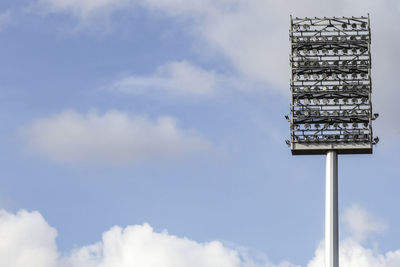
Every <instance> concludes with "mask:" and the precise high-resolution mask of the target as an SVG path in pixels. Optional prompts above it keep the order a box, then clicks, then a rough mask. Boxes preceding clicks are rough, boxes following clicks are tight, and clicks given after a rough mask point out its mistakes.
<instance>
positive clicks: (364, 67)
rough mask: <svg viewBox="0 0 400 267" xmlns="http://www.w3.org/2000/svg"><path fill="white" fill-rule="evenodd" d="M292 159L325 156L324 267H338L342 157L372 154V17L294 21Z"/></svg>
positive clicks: (374, 115)
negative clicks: (295, 156)
mask: <svg viewBox="0 0 400 267" xmlns="http://www.w3.org/2000/svg"><path fill="white" fill-rule="evenodd" d="M290 21H291V28H290V43H291V54H290V63H291V81H290V89H291V105H290V117H289V118H288V120H289V122H290V140H286V144H288V146H289V147H290V148H291V152H292V155H316V154H326V198H325V267H338V266H339V256H338V254H339V245H338V244H339V240H338V233H339V231H338V154H372V152H373V145H376V144H377V143H378V142H379V138H378V137H375V138H374V137H373V134H372V121H373V120H375V119H377V118H378V117H379V114H378V113H373V112H372V104H371V103H372V102H371V86H372V83H371V52H370V51H371V50H370V45H371V31H370V19H369V15H368V16H367V17H363V16H362V17H331V18H327V17H323V18H317V17H315V18H297V17H296V18H293V17H290Z"/></svg>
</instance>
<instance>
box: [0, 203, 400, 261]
mask: <svg viewBox="0 0 400 267" xmlns="http://www.w3.org/2000/svg"><path fill="white" fill-rule="evenodd" d="M354 209H355V208H354V206H353V207H351V208H350V209H349V210H354ZM357 209H359V208H357ZM364 212H365V211H364ZM361 217H362V218H364V220H368V219H367V218H370V215H367V216H361ZM358 222H360V221H358ZM366 223H367V222H360V225H361V226H362V225H365V224H366ZM56 235H57V232H56V230H55V229H54V228H52V227H51V226H49V225H48V223H47V222H46V221H45V219H44V218H43V217H42V216H41V215H40V214H39V213H38V212H27V211H20V212H18V213H17V214H13V213H9V212H6V211H4V210H2V211H0V236H1V238H2V242H1V243H0V266H12V267H25V266H35V267H116V266H117V267H124V266H140V267H187V266H193V267H197V266H198V267H300V266H299V265H296V264H293V263H290V262H287V261H283V262H282V263H280V264H273V263H271V262H270V261H268V259H264V260H263V261H261V262H260V260H255V259H254V258H252V257H251V256H250V255H249V254H247V253H246V252H245V251H246V250H244V249H237V248H232V247H227V246H226V245H224V244H223V243H221V242H220V241H211V242H205V243H199V242H196V241H194V240H190V239H188V238H182V237H178V236H174V235H171V234H169V233H168V232H167V231H162V232H156V231H154V229H153V228H152V227H151V226H150V225H149V224H146V223H145V224H143V225H132V226H127V227H125V228H122V227H118V226H115V227H112V228H111V229H110V230H108V231H106V232H104V233H103V235H102V239H101V241H99V242H97V243H95V244H91V245H88V246H83V247H79V248H76V249H74V250H72V251H71V252H69V253H61V252H59V251H58V249H57V246H56V243H55V238H56ZM264 258H266V257H264ZM323 265H324V247H323V242H321V245H320V246H319V247H318V248H317V249H316V252H315V256H314V258H313V259H312V260H311V261H310V262H309V263H308V264H307V267H320V266H323ZM340 266H342V267H359V266H363V267H398V266H400V250H396V251H389V252H386V253H379V252H378V251H376V250H373V249H369V248H366V247H364V246H362V245H361V244H360V243H359V242H358V241H357V240H356V239H354V238H353V237H352V236H350V237H348V238H346V239H345V240H343V241H341V243H340Z"/></svg>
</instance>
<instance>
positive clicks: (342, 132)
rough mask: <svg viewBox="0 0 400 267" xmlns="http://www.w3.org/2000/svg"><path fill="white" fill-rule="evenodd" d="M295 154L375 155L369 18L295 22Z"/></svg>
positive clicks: (292, 124) (292, 122)
mask: <svg viewBox="0 0 400 267" xmlns="http://www.w3.org/2000/svg"><path fill="white" fill-rule="evenodd" d="M290 42H291V55H290V64H291V82H290V87H291V117H290V128H291V140H290V146H291V150H292V154H293V155H306V154H325V153H326V152H327V151H328V150H332V149H335V150H337V152H338V153H339V154H370V153H372V144H373V139H372V123H371V122H372V119H373V114H372V106H371V53H370V44H371V32H370V22H369V16H368V17H340V18H339V17H332V18H325V17H324V18H297V17H296V18H292V17H291V28H290Z"/></svg>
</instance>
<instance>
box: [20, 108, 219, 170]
mask: <svg viewBox="0 0 400 267" xmlns="http://www.w3.org/2000/svg"><path fill="white" fill-rule="evenodd" d="M21 132H22V135H23V136H24V137H25V138H26V140H27V142H28V144H29V146H30V148H31V149H33V150H35V151H39V152H41V153H43V154H44V155H46V156H48V157H49V158H51V159H55V160H60V161H78V162H79V161H83V162H104V163H131V162H135V161H141V160H147V159H158V158H164V159H166V158H171V157H172V158H173V157H179V156H183V155H186V154H190V153H196V152H204V151H207V150H208V149H210V148H211V144H210V143H209V142H208V141H206V140H205V139H204V138H202V137H201V136H199V135H198V134H196V133H195V132H194V131H193V130H183V129H180V128H179V127H178V126H177V123H176V120H175V119H174V118H172V117H159V118H157V119H156V120H151V119H149V118H147V117H145V116H138V115H132V114H127V113H123V112H120V111H116V110H113V111H108V112H106V113H104V114H98V113H97V112H96V111H89V112H88V113H87V114H80V113H78V112H76V111H73V110H67V111H64V112H61V113H59V114H55V115H52V116H50V117H47V118H41V119H38V120H35V121H33V122H31V123H30V124H29V125H26V126H25V127H23V128H22V130H21Z"/></svg>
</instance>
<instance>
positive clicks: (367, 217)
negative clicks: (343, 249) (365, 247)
mask: <svg viewBox="0 0 400 267" xmlns="http://www.w3.org/2000/svg"><path fill="white" fill-rule="evenodd" d="M342 221H343V223H344V226H345V228H347V230H348V231H349V233H350V235H351V237H352V238H353V239H355V240H356V241H358V242H363V241H365V240H366V238H367V237H368V236H371V234H374V233H380V232H382V231H384V230H385V229H386V228H387V225H386V224H385V223H383V222H382V221H381V220H379V219H378V218H376V217H375V216H373V215H372V214H370V213H369V212H367V211H366V210H365V209H363V208H362V207H361V206H360V205H357V204H354V205H352V206H350V207H348V208H347V209H346V210H345V211H344V212H343V216H342Z"/></svg>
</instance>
